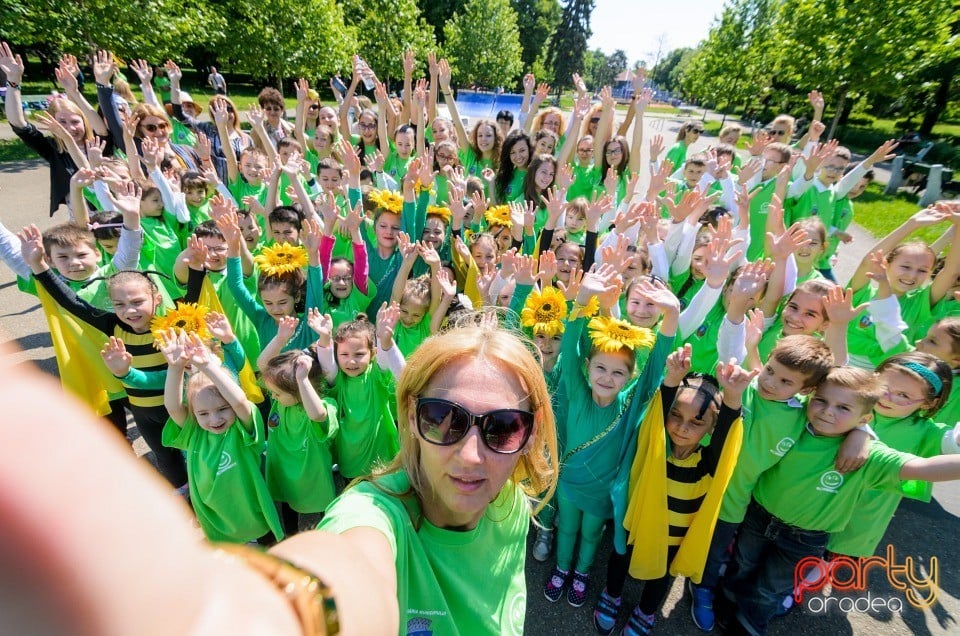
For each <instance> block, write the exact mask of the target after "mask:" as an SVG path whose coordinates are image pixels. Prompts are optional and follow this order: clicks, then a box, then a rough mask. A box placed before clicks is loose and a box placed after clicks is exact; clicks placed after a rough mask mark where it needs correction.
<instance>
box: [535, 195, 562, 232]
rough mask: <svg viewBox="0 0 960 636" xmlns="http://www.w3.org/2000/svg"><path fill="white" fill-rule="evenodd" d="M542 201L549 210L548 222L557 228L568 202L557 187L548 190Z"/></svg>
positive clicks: (541, 196) (542, 196)
mask: <svg viewBox="0 0 960 636" xmlns="http://www.w3.org/2000/svg"><path fill="white" fill-rule="evenodd" d="M540 200H541V201H543V204H544V206H546V208H547V219H548V221H547V222H548V223H551V224H553V227H556V224H557V222H558V221H559V220H560V215H561V214H563V208H564V206H565V205H566V202H565V201H564V200H563V197H562V196H560V193H559V192H557V189H556V188H555V187H553V188H548V189H547V193H546V195H542V194H541V195H540Z"/></svg>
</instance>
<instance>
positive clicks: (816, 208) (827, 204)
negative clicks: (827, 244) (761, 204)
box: [783, 180, 836, 230]
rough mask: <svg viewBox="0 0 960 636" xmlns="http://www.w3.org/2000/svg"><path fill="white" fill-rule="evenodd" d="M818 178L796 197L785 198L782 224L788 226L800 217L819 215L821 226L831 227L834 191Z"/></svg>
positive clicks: (834, 202) (834, 198)
mask: <svg viewBox="0 0 960 636" xmlns="http://www.w3.org/2000/svg"><path fill="white" fill-rule="evenodd" d="M822 185H823V184H821V183H820V181H819V180H816V181H814V183H813V185H811V186H810V187H809V188H807V189H806V190H804V192H803V194H801V195H800V196H799V197H798V198H796V199H787V204H786V206H784V207H785V209H784V219H783V222H784V225H786V226H787V227H790V226H791V225H793V224H794V223H796V222H797V221H799V220H800V219H805V218H807V217H810V216H819V217H820V220H821V221H823V226H824V227H825V228H827V229H828V230H829V229H830V228H831V227H833V214H834V208H835V207H836V193H835V192H834V190H833V188H831V187H826V186H824V189H823V190H821V189H820V186H822Z"/></svg>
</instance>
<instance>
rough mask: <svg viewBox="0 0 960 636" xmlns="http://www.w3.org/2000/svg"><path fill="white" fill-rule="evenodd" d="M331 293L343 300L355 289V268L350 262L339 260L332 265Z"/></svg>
mask: <svg viewBox="0 0 960 636" xmlns="http://www.w3.org/2000/svg"><path fill="white" fill-rule="evenodd" d="M327 280H329V281H330V293H331V294H333V296H334V297H335V298H339V299H340V300H343V299H345V298H347V297H348V296H349V295H350V292H352V291H353V268H351V267H350V263H345V262H343V261H337V262H336V263H334V264H333V265H331V266H330V277H329V278H328V279H327Z"/></svg>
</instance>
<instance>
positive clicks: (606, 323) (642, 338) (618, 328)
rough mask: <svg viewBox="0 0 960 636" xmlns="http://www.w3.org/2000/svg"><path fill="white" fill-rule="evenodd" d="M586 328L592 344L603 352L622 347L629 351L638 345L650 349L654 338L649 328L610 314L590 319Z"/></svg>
mask: <svg viewBox="0 0 960 636" xmlns="http://www.w3.org/2000/svg"><path fill="white" fill-rule="evenodd" d="M587 329H588V330H589V333H590V340H591V341H592V342H593V346H594V347H596V348H597V349H598V350H599V351H603V352H604V353H613V352H614V351H620V350H621V349H623V348H624V347H626V348H627V349H630V350H631V351H636V350H637V348H638V347H642V348H644V349H650V348H652V347H653V343H654V342H655V340H656V339H655V338H654V336H653V332H652V331H650V330H649V329H644V328H643V327H637V326H636V325H631V324H630V323H629V322H627V321H625V320H620V319H618V318H612V317H610V316H598V317H597V318H594V319H592V320H591V321H590V322H589V323H588V324H587Z"/></svg>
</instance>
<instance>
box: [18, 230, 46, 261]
mask: <svg viewBox="0 0 960 636" xmlns="http://www.w3.org/2000/svg"><path fill="white" fill-rule="evenodd" d="M17 237H18V238H19V239H20V256H22V257H23V260H24V261H26V263H27V265H29V266H30V269H32V270H33V271H34V272H36V271H37V270H38V269H39V268H41V267H43V262H44V254H45V252H44V249H43V234H41V233H40V230H39V228H37V226H36V225H28V226H26V227H25V228H23V230H21V231H20V232H18V233H17Z"/></svg>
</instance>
